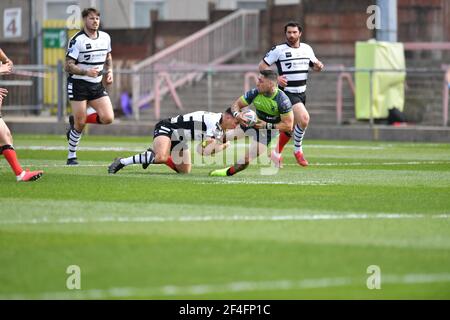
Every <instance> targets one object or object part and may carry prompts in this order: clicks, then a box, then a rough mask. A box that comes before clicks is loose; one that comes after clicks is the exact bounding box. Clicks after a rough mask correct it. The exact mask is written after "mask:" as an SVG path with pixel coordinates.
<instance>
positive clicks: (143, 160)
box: [120, 151, 155, 166]
mask: <svg viewBox="0 0 450 320" xmlns="http://www.w3.org/2000/svg"><path fill="white" fill-rule="evenodd" d="M154 162H155V154H154V153H153V152H152V151H145V152H144V153H138V154H136V155H134V156H131V157H128V158H123V159H121V160H120V163H122V164H123V165H125V166H129V165H130V164H139V163H140V164H152V163H154Z"/></svg>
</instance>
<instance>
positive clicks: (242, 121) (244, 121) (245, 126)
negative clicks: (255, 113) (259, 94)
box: [236, 112, 248, 128]
mask: <svg viewBox="0 0 450 320" xmlns="http://www.w3.org/2000/svg"><path fill="white" fill-rule="evenodd" d="M236 120H237V121H238V122H239V124H240V125H241V126H243V127H244V128H247V127H248V125H247V121H246V120H245V119H244V118H242V112H239V113H238V114H237V116H236Z"/></svg>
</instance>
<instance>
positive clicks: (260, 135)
mask: <svg viewBox="0 0 450 320" xmlns="http://www.w3.org/2000/svg"><path fill="white" fill-rule="evenodd" d="M241 129H242V130H243V131H244V133H245V135H246V136H248V137H252V138H253V141H256V142H259V143H262V144H263V145H265V146H269V144H270V143H271V142H272V139H274V138H276V136H277V135H278V130H267V129H259V130H258V129H255V128H248V127H243V126H242V125H241Z"/></svg>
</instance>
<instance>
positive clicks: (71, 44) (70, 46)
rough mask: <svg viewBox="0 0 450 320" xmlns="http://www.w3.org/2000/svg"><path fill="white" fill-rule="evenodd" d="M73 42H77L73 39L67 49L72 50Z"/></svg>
mask: <svg viewBox="0 0 450 320" xmlns="http://www.w3.org/2000/svg"><path fill="white" fill-rule="evenodd" d="M75 42H77V40H75V39H72V40H70V43H69V48H72V46H73V45H74V44H75Z"/></svg>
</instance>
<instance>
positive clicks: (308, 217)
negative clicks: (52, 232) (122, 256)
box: [0, 213, 450, 225]
mask: <svg viewBox="0 0 450 320" xmlns="http://www.w3.org/2000/svg"><path fill="white" fill-rule="evenodd" d="M427 218H428V219H430V218H431V219H448V218H450V214H436V215H425V214H401V213H379V214H358V213H350V214H304V215H284V216H245V215H232V216H221V215H218V216H211V215H208V216H178V217H166V216H141V217H136V216H135V217H129V216H104V217H97V218H85V217H66V218H57V219H55V218H52V217H40V218H32V219H15V220H0V225H22V224H86V223H104V222H114V223H161V222H180V223H185V222H212V221H233V222H251V221H324V220H370V219H373V220H385V219H388V220H389V219H393V220H399V219H427Z"/></svg>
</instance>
